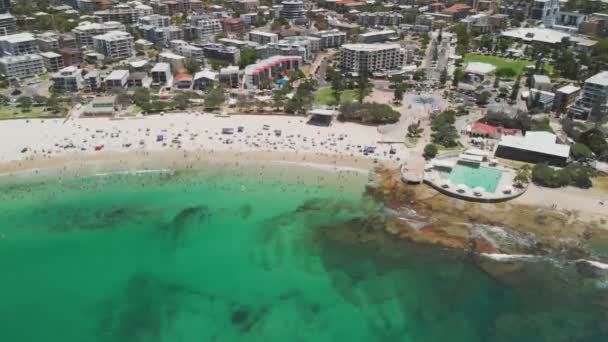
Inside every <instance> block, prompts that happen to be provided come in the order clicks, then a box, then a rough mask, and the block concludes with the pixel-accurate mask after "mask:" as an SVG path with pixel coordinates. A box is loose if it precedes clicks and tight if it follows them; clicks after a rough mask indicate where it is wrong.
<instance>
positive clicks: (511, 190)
mask: <svg viewBox="0 0 608 342" xmlns="http://www.w3.org/2000/svg"><path fill="white" fill-rule="evenodd" d="M502 191H503V192H504V193H505V194H510V193H511V192H513V187H511V186H505V187H504V188H503V189H502Z"/></svg>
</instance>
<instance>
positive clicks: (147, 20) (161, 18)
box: [137, 14, 171, 27]
mask: <svg viewBox="0 0 608 342" xmlns="http://www.w3.org/2000/svg"><path fill="white" fill-rule="evenodd" d="M137 24H138V25H149V26H154V27H167V26H169V25H171V17H169V16H166V15H159V14H152V15H147V16H144V17H141V18H139V20H137Z"/></svg>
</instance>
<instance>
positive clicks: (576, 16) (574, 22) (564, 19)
mask: <svg viewBox="0 0 608 342" xmlns="http://www.w3.org/2000/svg"><path fill="white" fill-rule="evenodd" d="M558 13H559V15H558V17H557V24H559V25H563V26H574V27H579V26H581V24H582V23H584V22H586V21H587V19H588V16H587V15H586V14H584V13H579V12H564V11H559V12H558Z"/></svg>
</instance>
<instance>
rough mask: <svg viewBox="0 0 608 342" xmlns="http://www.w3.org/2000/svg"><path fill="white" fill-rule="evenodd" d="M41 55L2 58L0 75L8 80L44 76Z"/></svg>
mask: <svg viewBox="0 0 608 342" xmlns="http://www.w3.org/2000/svg"><path fill="white" fill-rule="evenodd" d="M44 72H45V71H44V62H43V61H42V57H40V55H36V54H31V55H20V56H4V57H2V58H0V74H2V75H4V76H5V77H7V78H8V79H16V78H27V77H32V76H38V75H41V74H44Z"/></svg>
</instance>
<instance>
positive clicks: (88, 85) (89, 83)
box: [83, 69, 101, 93]
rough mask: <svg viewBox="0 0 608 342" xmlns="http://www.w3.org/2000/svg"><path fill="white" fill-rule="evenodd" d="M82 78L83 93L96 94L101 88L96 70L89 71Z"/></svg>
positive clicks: (98, 73)
mask: <svg viewBox="0 0 608 342" xmlns="http://www.w3.org/2000/svg"><path fill="white" fill-rule="evenodd" d="M83 78H84V83H83V86H84V89H83V90H84V91H87V92H91V93H92V92H96V91H98V90H99V88H100V87H101V72H100V71H99V70H97V69H93V70H89V72H87V73H86V75H84V76H83Z"/></svg>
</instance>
